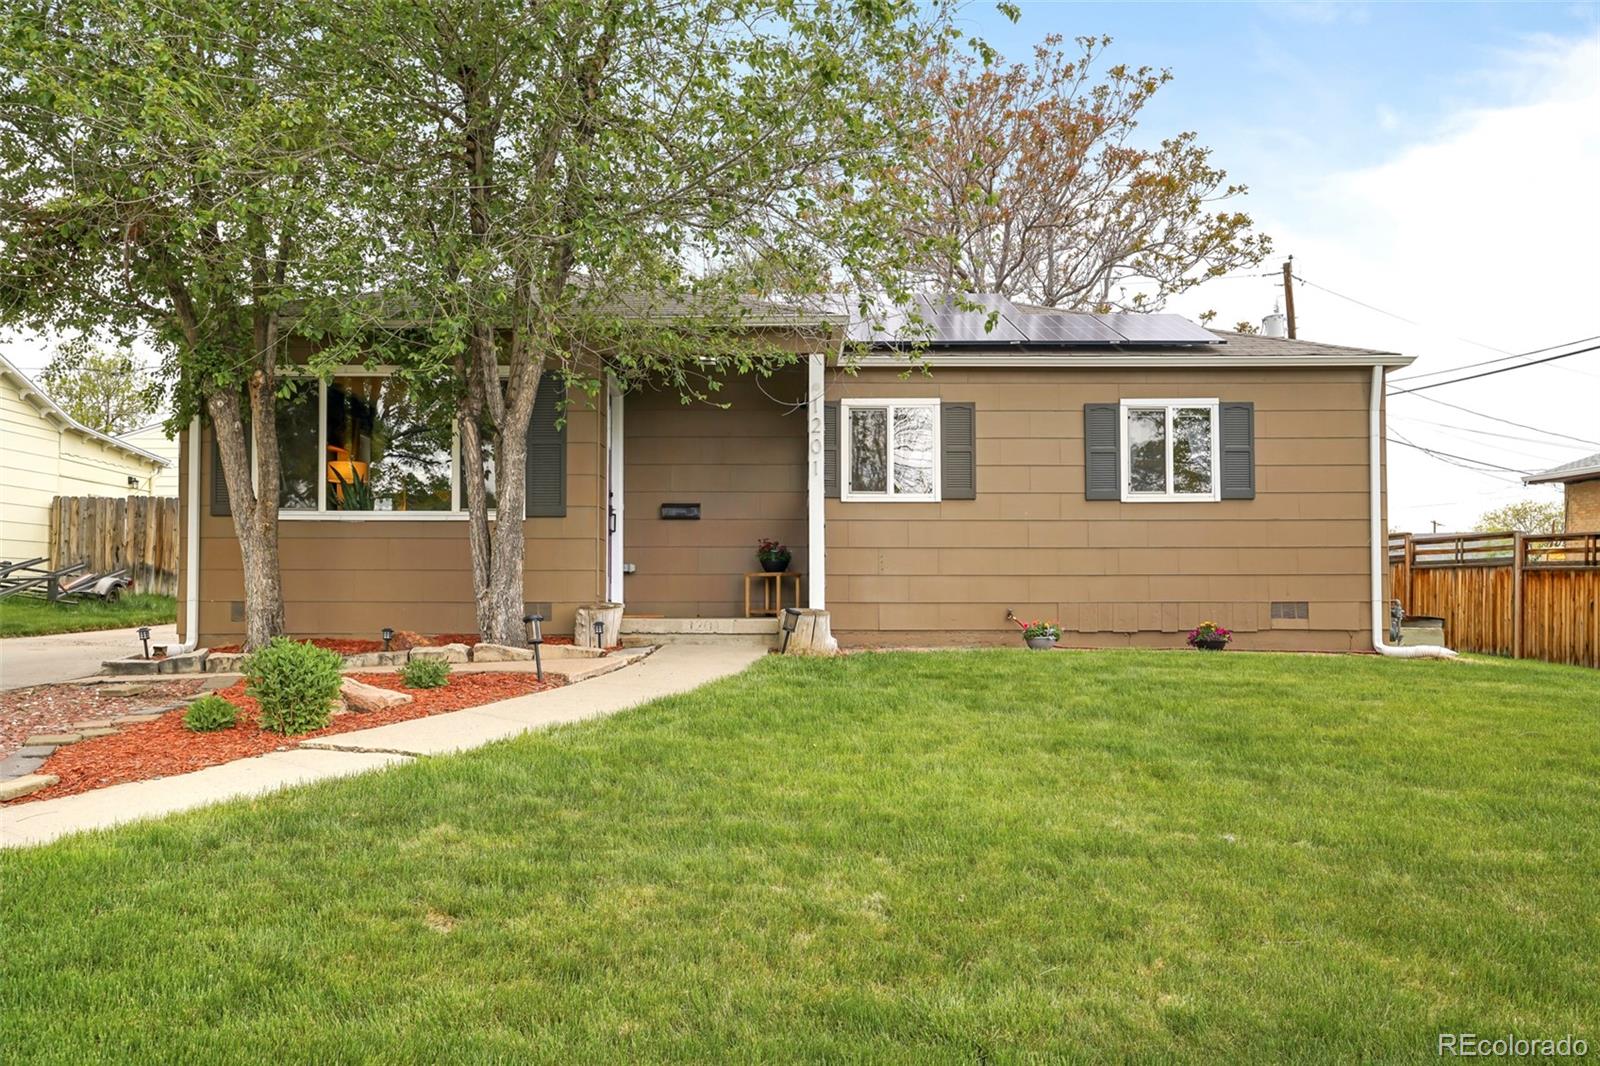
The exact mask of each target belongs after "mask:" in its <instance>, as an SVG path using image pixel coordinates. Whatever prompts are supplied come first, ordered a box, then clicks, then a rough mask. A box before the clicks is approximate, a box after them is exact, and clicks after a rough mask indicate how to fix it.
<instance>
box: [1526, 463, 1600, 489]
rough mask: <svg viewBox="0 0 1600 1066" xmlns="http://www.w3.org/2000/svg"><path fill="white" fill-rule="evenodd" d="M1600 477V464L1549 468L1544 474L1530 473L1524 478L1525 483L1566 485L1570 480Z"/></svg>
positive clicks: (1586, 479)
mask: <svg viewBox="0 0 1600 1066" xmlns="http://www.w3.org/2000/svg"><path fill="white" fill-rule="evenodd" d="M1591 478H1600V466H1582V467H1579V468H1578V469H1576V470H1562V471H1554V470H1549V471H1546V472H1545V473H1543V474H1529V475H1528V476H1527V477H1525V478H1523V479H1522V483H1523V484H1524V485H1556V484H1561V485H1564V484H1566V483H1567V482H1569V481H1588V480H1590V479H1591Z"/></svg>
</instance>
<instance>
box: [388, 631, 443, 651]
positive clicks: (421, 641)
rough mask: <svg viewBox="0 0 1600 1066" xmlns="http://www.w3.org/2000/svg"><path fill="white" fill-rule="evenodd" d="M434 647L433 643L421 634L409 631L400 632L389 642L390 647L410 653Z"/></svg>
mask: <svg viewBox="0 0 1600 1066" xmlns="http://www.w3.org/2000/svg"><path fill="white" fill-rule="evenodd" d="M432 645H433V641H431V640H429V639H428V638H427V637H425V636H423V635H422V634H421V633H413V632H412V631H411V630H409V629H402V630H401V631H400V632H398V633H396V634H395V635H394V638H393V639H392V640H390V641H389V647H391V648H397V649H399V650H400V651H410V650H411V649H413V648H427V647H431V646H432Z"/></svg>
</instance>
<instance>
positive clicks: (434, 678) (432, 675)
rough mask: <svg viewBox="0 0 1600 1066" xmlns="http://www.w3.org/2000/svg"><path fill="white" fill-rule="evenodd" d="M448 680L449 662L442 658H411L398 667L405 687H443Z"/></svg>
mask: <svg viewBox="0 0 1600 1066" xmlns="http://www.w3.org/2000/svg"><path fill="white" fill-rule="evenodd" d="M449 680H450V664H449V663H447V662H445V661H444V660H443V659H412V660H410V661H408V662H407V663H406V664H405V665H404V666H402V667H401V668H400V683H401V684H403V685H405V687H406V688H443V687H444V686H445V683H446V682H448V681H449Z"/></svg>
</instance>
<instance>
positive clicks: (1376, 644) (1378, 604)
mask: <svg viewBox="0 0 1600 1066" xmlns="http://www.w3.org/2000/svg"><path fill="white" fill-rule="evenodd" d="M1367 435H1368V438H1369V443H1368V451H1367V473H1368V477H1369V479H1370V480H1369V486H1368V487H1369V499H1368V501H1367V503H1368V507H1367V509H1368V511H1369V512H1370V513H1371V516H1372V650H1373V651H1375V652H1377V653H1378V654H1379V655H1386V656H1388V657H1390V658H1392V659H1454V658H1455V657H1456V653H1455V652H1453V651H1451V650H1450V649H1449V648H1440V647H1435V646H1433V645H1427V644H1417V645H1409V646H1404V647H1395V646H1393V645H1390V644H1385V643H1384V642H1383V631H1384V629H1385V628H1386V623H1387V616H1388V613H1389V612H1388V610H1387V604H1385V602H1384V599H1383V572H1384V569H1385V568H1386V567H1387V566H1388V565H1389V559H1388V554H1389V553H1388V543H1387V541H1386V540H1385V539H1384V535H1383V367H1382V366H1374V367H1373V368H1372V397H1371V401H1370V403H1369V404H1368V408H1367Z"/></svg>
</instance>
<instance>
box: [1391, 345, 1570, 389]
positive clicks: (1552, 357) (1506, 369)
mask: <svg viewBox="0 0 1600 1066" xmlns="http://www.w3.org/2000/svg"><path fill="white" fill-rule="evenodd" d="M1594 351H1600V344H1591V345H1590V346H1589V347H1587V348H1579V349H1577V350H1576V351H1571V352H1562V353H1561V354H1560V355H1547V356H1545V357H1544V358H1543V359H1533V360H1530V361H1528V362H1526V363H1518V364H1517V365H1516V366H1503V367H1500V368H1499V369H1498V370H1485V371H1483V372H1482V373H1478V374H1468V375H1467V376H1466V377H1462V378H1451V379H1450V380H1449V381H1435V382H1433V383H1432V384H1429V385H1417V386H1415V387H1413V388H1409V389H1396V390H1394V391H1393V392H1391V393H1389V395H1390V396H1404V395H1405V394H1406V393H1408V392H1421V391H1422V390H1423V389H1437V388H1441V387H1443V386H1445V385H1457V384H1460V383H1461V382H1463V381H1474V380H1476V379H1478V378H1487V377H1493V376H1494V375H1495V374H1505V373H1509V372H1510V371H1513V370H1521V369H1523V368H1524V367H1530V366H1538V365H1539V364H1540V363H1553V362H1555V361H1556V360H1557V359H1568V358H1570V357H1572V356H1574V355H1583V354H1584V353H1585V352H1594Z"/></svg>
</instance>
